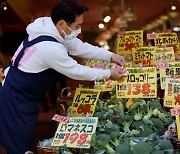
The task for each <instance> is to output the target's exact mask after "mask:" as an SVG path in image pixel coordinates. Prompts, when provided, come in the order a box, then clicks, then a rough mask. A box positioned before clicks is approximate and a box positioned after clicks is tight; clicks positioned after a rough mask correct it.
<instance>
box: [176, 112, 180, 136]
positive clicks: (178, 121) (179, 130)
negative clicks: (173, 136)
mask: <svg viewBox="0 0 180 154" xmlns="http://www.w3.org/2000/svg"><path fill="white" fill-rule="evenodd" d="M176 125H177V135H178V139H180V117H179V115H177V116H176Z"/></svg>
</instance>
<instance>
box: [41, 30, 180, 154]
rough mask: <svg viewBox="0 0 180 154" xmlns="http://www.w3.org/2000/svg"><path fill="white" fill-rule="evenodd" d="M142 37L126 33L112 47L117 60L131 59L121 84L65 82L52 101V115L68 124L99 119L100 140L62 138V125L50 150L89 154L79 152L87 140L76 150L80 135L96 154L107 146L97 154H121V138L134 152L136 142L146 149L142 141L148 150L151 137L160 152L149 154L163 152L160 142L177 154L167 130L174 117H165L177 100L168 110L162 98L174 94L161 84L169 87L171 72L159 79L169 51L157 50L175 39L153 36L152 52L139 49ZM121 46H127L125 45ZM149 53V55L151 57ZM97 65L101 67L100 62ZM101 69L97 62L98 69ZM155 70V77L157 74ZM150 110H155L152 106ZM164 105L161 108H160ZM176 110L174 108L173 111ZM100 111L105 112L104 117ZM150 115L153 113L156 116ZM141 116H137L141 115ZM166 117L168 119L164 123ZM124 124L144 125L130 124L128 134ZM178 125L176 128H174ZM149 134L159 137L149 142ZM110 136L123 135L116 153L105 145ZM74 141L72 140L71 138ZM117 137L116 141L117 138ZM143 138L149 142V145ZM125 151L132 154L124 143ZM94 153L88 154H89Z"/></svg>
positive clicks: (175, 139)
mask: <svg viewBox="0 0 180 154" xmlns="http://www.w3.org/2000/svg"><path fill="white" fill-rule="evenodd" d="M142 33H143V32H142V31H129V32H125V34H123V36H122V35H121V36H120V37H118V40H117V42H119V43H117V44H118V45H117V46H118V47H117V51H116V52H117V53H119V54H121V55H123V54H125V55H127V54H128V55H131V54H132V59H133V63H132V65H129V63H128V64H127V65H128V66H127V65H126V67H127V70H128V71H129V74H128V75H127V77H123V78H122V79H121V80H119V81H117V82H115V83H114V82H112V81H110V80H103V81H99V82H97V81H96V82H95V83H94V82H87V81H78V80H71V79H69V78H68V79H67V87H66V88H64V89H63V90H62V91H61V93H60V95H59V97H58V98H57V114H58V115H61V116H66V117H68V118H69V119H71V118H72V119H73V117H74V118H76V116H77V117H84V118H94V117H98V119H99V120H98V121H100V123H103V122H104V123H105V124H104V126H103V127H102V128H101V126H100V125H101V124H98V126H97V125H96V127H97V128H96V130H97V131H98V133H101V132H102V134H98V136H95V137H94V136H93V135H92V134H90V135H89V134H86V133H87V132H88V131H86V133H84V134H81V133H79V132H78V133H74V132H68V133H67V132H65V134H64V133H61V130H63V128H65V127H66V126H65V125H63V124H61V125H59V127H58V129H57V132H56V134H55V137H54V140H53V142H52V146H55V145H59V144H60V142H61V145H62V142H63V143H67V145H68V149H69V152H71V153H74V154H79V153H86V152H87V153H88V152H89V151H88V148H87V149H84V147H85V146H87V147H88V146H90V143H89V142H90V141H89V140H87V142H88V143H87V142H83V145H82V146H81V145H80V147H79V148H78V146H79V145H78V144H77V143H76V142H78V141H83V139H81V137H82V136H83V135H86V138H87V136H88V137H89V136H90V137H91V141H92V144H93V143H94V144H93V145H92V146H93V148H94V147H95V149H96V148H97V149H98V145H99V146H100V147H104V144H105V145H106V143H107V142H108V143H110V144H111V147H110V146H109V145H108V146H109V148H107V147H106V148H107V149H106V150H107V151H108V152H107V151H106V152H105V151H104V149H105V148H104V149H103V148H102V149H98V150H99V152H100V153H104V152H105V153H109V154H111V153H112V154H114V153H115V151H116V152H117V151H119V150H120V151H121V149H122V146H123V147H126V146H127V143H128V142H129V140H128V141H127V142H126V141H125V139H126V137H127V139H130V140H131V139H133V140H131V142H133V144H132V143H131V144H132V145H131V146H134V147H135V145H136V144H138V143H141V142H143V143H142V145H143V144H144V145H146V146H147V144H146V143H145V142H146V141H149V143H150V141H151V143H152V144H153V140H154V138H153V137H155V139H156V141H154V143H155V142H156V143H157V146H159V147H158V148H159V149H158V148H157V146H154V145H153V146H154V147H153V146H152V147H153V148H157V149H152V147H151V150H150V151H151V152H152V151H154V150H155V151H156V152H158V150H159V151H160V152H162V151H163V148H165V147H163V148H162V145H161V144H162V142H163V141H164V143H163V144H165V142H166V141H167V142H166V144H167V143H168V145H170V149H166V150H172V145H173V147H174V149H176V150H178V149H179V150H180V136H179V135H180V134H179V133H176V132H175V133H174V134H173V133H172V132H171V130H169V127H170V124H171V125H172V123H170V122H173V121H175V120H174V119H175V118H174V117H173V118H172V116H171V115H170V109H172V108H174V107H175V106H174V104H175V101H176V100H175V99H174V98H173V99H172V100H171V106H168V105H167V100H168V98H167V96H166V97H165V92H166V93H167V91H168V94H169V93H170V92H171V95H170V96H174V95H175V91H173V90H172V88H171V89H169V87H167V85H168V86H169V83H167V82H166V81H165V79H166V78H167V81H168V78H171V77H172V74H171V73H172V72H171V73H170V74H167V73H168V71H169V69H168V71H167V70H163V71H165V73H164V74H162V72H161V69H167V68H170V66H169V65H170V64H171V65H172V63H171V61H174V60H175V59H174V49H173V48H171V47H167V49H166V47H162V46H164V44H161V46H160V45H159V44H158V43H159V42H160V40H161V39H162V40H164V39H163V37H165V38H166V37H169V36H170V37H171V36H173V38H174V37H175V36H176V35H174V34H172V35H171V34H159V35H158V37H159V36H162V38H157V36H155V35H153V39H154V40H155V41H156V43H155V44H156V47H157V49H156V48H154V47H152V48H151V47H143V43H142V42H143V39H142V36H143V34H142ZM154 37H155V38H154ZM134 39H136V41H134ZM173 40H175V43H177V42H178V41H177V40H176V38H175V39H173ZM125 41H127V42H126V43H125ZM128 43H129V44H128ZM125 44H126V46H125ZM127 44H128V45H127ZM171 45H173V47H174V46H176V50H177V51H176V53H177V52H178V54H180V51H179V47H178V45H177V44H171ZM132 48H133V50H132ZM125 49H126V50H125ZM172 51H173V53H172ZM151 52H152V53H154V54H152V53H151ZM164 57H165V58H164ZM168 58H169V59H168ZM167 61H168V62H167ZM102 63H103V67H104V62H102ZM102 63H101V62H99V61H98V67H99V66H100V65H101V64H102ZM99 64H100V65H99ZM139 64H140V65H139ZM113 65H114V64H107V66H108V67H109V68H110V67H113ZM166 65H168V66H166ZM87 66H89V67H94V65H93V63H92V61H91V62H90V63H88V64H87ZM96 66H97V65H96ZM155 66H156V67H155ZM157 67H158V69H157ZM171 67H172V66H171ZM175 68H179V66H176V67H175ZM157 70H158V71H159V72H156V71H157ZM175 70H176V71H174V72H175V73H176V74H178V70H179V69H175ZM174 72H173V73H174ZM168 75H169V76H168ZM178 75H180V74H178ZM101 84H102V85H101ZM115 85H116V86H115ZM165 86H166V88H165ZM171 86H174V84H172V85H171ZM162 87H163V88H162ZM97 89H99V91H100V92H98V90H97ZM170 90H171V91H170ZM178 90H179V89H178ZM83 92H84V93H83ZM177 93H178V92H177ZM70 103H72V104H70ZM179 103H180V102H179ZM152 104H153V105H155V106H153V105H152ZM164 104H166V105H165V106H164ZM179 105H180V104H179ZM151 107H152V108H151ZM161 107H162V108H161ZM176 107H178V105H177V106H176ZM104 108H105V110H106V111H103V109H104ZM151 109H152V111H153V113H149V112H152V111H150V110H151ZM141 110H142V112H141ZM155 111H157V112H156V113H155ZM179 111H180V110H179ZM140 112H141V113H142V114H140ZM136 114H137V115H138V116H136V118H135V115H136ZM69 115H71V116H72V117H69ZM93 115H94V116H93ZM165 115H166V118H167V119H166V118H165ZM176 115H177V114H176ZM178 115H180V112H179V113H178ZM131 116H132V117H133V119H131V118H132V117H131ZM148 116H149V118H152V119H151V120H149V119H146V118H147V117H148ZM102 117H103V118H104V117H106V118H107V119H103V118H102ZM145 117H146V118H145ZM60 118H62V117H60ZM137 118H140V119H137ZM102 119H103V120H104V121H103V120H102ZM157 119H158V120H160V122H161V123H162V125H164V126H163V128H162V130H163V132H162V131H161V132H160V128H158V127H159V126H158V125H157V123H156V125H155V122H154V121H156V120H157ZM123 120H124V121H123ZM143 120H144V121H143ZM127 121H129V122H130V123H129V125H131V124H132V123H133V122H135V123H136V122H137V123H138V122H139V121H142V122H144V125H142V124H140V126H135V124H134V125H133V126H132V127H131V130H130V127H129V128H128V127H124V126H123V125H124V124H125V123H126V122H127ZM152 122H153V124H152ZM176 122H178V121H176ZM173 124H174V123H173ZM67 125H68V124H67ZM70 125H75V124H74V123H73V122H72V123H70ZM177 125H178V126H179V124H177ZM64 126H65V127H64ZM87 126H88V125H87ZM94 126H95V125H93V126H92V128H93V129H94ZM141 126H142V127H141ZM147 126H152V129H149V127H147ZM80 128H81V127H80ZM107 128H108V130H112V131H111V132H109V134H108V133H107V132H106V131H108V130H107ZM122 128H123V129H122ZM124 128H125V129H124ZM144 128H145V129H144ZM141 129H142V130H141ZM148 129H149V131H151V132H149V133H150V134H154V133H157V134H158V133H159V134H158V135H159V136H153V137H152V136H151V135H149V136H146V135H145V134H146V131H147V130H148ZM65 130H66V128H65ZM113 130H114V132H116V131H117V130H119V131H120V130H121V131H122V132H121V131H120V134H121V135H122V136H121V138H120V139H121V141H122V140H123V144H122V146H121V145H120V146H118V148H119V149H118V148H117V147H116V146H117V145H115V142H113V143H112V142H109V140H110V138H109V136H108V135H110V134H112V132H113ZM152 131H154V132H152ZM166 131H167V132H168V133H169V134H168V136H166V134H165V133H166ZM179 131H180V130H177V132H179ZM116 133H117V132H116ZM131 133H132V134H131ZM141 133H142V134H143V135H142V134H141ZM163 133H164V134H163ZM107 134H108V135H107ZM75 135H76V137H77V138H76V137H75ZM140 135H141V136H140ZM117 136H119V134H118V135H117ZM150 136H151V137H150ZM148 137H150V139H149V138H148ZM99 138H102V143H100V142H99V141H98V139H99ZM147 138H148V139H147ZM107 139H108V140H107ZM111 139H112V136H111ZM165 139H166V140H165ZM137 140H138V141H137ZM103 141H104V142H103ZM161 141H162V142H161ZM160 142H161V143H160ZM70 143H72V144H74V143H76V145H71V144H70ZM103 143H104V144H103ZM170 143H172V144H170ZM83 146H84V147H83ZM112 147H113V148H114V149H113V148H112ZM127 147H129V148H127V151H128V150H129V149H132V147H130V145H129V143H128V146H127ZM81 148H82V149H81ZM93 148H92V149H91V150H94V149H93ZM138 148H139V147H138V146H136V148H134V149H136V152H135V154H136V153H137V151H138ZM160 148H162V149H160ZM56 150H57V149H56ZM141 150H142V148H141ZM161 150H162V151H161ZM164 150H165V149H164ZM166 150H165V151H166ZM38 151H39V153H40V154H41V152H42V153H43V152H44V153H43V154H47V153H53V154H55V153H56V151H55V148H53V147H49V148H47V147H44V148H43V147H41V146H39V145H38ZM110 151H111V152H110ZM127 151H126V153H127ZM165 151H164V152H165ZM93 152H95V151H93ZM129 152H130V153H131V152H132V151H131V150H130V151H129ZM151 152H149V153H148V154H150V153H151ZM91 153H92V152H91ZM133 153H134V152H133ZM177 153H178V152H177Z"/></svg>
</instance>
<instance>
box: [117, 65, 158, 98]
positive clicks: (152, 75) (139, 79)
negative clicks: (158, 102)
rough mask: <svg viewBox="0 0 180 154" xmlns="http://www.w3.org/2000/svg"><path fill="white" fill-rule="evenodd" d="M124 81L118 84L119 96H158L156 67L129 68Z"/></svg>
mask: <svg viewBox="0 0 180 154" xmlns="http://www.w3.org/2000/svg"><path fill="white" fill-rule="evenodd" d="M128 71H129V75H128V76H127V77H125V78H124V82H119V83H118V84H117V86H116V97H117V98H156V96H157V83H156V82H157V76H156V68H155V67H143V68H129V69H128Z"/></svg>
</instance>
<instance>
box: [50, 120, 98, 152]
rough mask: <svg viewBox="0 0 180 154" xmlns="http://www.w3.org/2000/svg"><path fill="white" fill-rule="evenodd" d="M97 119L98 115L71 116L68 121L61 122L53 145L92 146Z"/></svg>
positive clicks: (70, 146)
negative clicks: (87, 116) (86, 116)
mask: <svg viewBox="0 0 180 154" xmlns="http://www.w3.org/2000/svg"><path fill="white" fill-rule="evenodd" d="M97 121H98V118H97V117H89V118H85V117H74V118H69V120H68V122H67V123H59V125H58V128H57V131H56V133H55V136H54V139H53V142H52V144H51V146H55V147H56V146H64V145H66V146H67V147H69V148H85V149H86V148H90V145H91V137H92V135H93V134H94V133H95V131H96V127H97Z"/></svg>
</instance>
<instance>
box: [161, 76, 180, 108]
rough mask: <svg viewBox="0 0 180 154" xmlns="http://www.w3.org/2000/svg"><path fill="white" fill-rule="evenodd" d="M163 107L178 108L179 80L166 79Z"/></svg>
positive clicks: (179, 104)
mask: <svg viewBox="0 0 180 154" xmlns="http://www.w3.org/2000/svg"><path fill="white" fill-rule="evenodd" d="M164 106H166V107H180V79H172V78H167V79H166V84H165V96H164Z"/></svg>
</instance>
